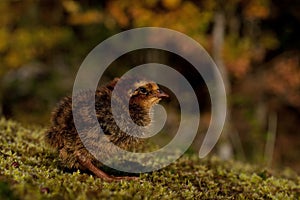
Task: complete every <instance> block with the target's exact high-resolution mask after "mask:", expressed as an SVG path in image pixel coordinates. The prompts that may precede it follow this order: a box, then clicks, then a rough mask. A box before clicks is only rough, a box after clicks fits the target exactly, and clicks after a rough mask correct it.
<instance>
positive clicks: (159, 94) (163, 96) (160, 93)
mask: <svg viewBox="0 0 300 200" xmlns="http://www.w3.org/2000/svg"><path fill="white" fill-rule="evenodd" d="M159 91H160V92H159V93H157V94H156V97H157V98H169V95H168V94H167V93H165V92H164V91H162V90H159Z"/></svg>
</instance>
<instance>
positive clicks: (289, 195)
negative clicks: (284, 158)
mask: <svg viewBox="0 0 300 200" xmlns="http://www.w3.org/2000/svg"><path fill="white" fill-rule="evenodd" d="M43 133H44V129H43V128H39V127H29V128H25V127H23V126H21V125H20V124H18V123H16V122H13V121H7V120H4V119H0V142H1V147H0V199H30V200H31V199H102V198H115V199H224V198H226V199H300V178H299V177H298V176H295V175H294V176H290V177H287V175H286V174H276V175H274V174H272V173H271V172H269V171H267V170H265V169H260V168H259V167H254V166H251V165H247V164H243V163H239V162H234V161H230V162H223V161H220V160H219V159H217V158H210V159H203V160H200V159H199V158H197V156H193V155H186V156H183V157H182V158H180V159H179V160H178V161H176V162H175V163H173V164H172V165H170V166H168V167H167V168H164V169H162V170H159V171H155V172H153V173H148V174H142V175H140V180H138V181H121V182H113V183H107V182H104V181H102V180H101V179H97V178H95V177H94V176H92V175H90V174H87V173H84V172H80V171H73V172H72V171H68V170H64V169H62V168H61V167H60V165H59V160H58V159H57V155H56V153H55V152H53V150H51V149H49V148H48V147H47V146H46V145H45V144H44V142H43V135H44V134H43ZM291 177H292V178H291Z"/></svg>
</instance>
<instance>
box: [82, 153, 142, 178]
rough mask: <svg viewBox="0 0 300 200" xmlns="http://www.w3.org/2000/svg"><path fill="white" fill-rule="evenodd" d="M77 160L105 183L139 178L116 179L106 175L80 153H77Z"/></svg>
mask: <svg viewBox="0 0 300 200" xmlns="http://www.w3.org/2000/svg"><path fill="white" fill-rule="evenodd" d="M77 158H78V161H79V163H80V164H81V165H82V166H83V167H85V168H87V169H88V170H90V171H91V172H93V173H94V174H95V175H96V176H97V177H98V178H101V179H103V180H105V181H108V182H112V181H120V180H136V179H138V178H137V177H128V176H124V177H114V176H110V175H108V174H106V173H105V172H103V171H102V170H100V169H99V168H97V167H96V166H95V165H94V164H93V163H92V162H91V160H90V159H87V158H86V157H85V156H83V155H82V154H80V153H77Z"/></svg>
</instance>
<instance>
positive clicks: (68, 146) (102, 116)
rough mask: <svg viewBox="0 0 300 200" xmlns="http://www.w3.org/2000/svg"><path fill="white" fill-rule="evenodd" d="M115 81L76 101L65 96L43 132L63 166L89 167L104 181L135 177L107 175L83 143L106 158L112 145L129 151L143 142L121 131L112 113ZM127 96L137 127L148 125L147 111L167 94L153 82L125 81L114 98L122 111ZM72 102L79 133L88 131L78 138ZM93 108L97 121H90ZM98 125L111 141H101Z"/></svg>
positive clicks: (80, 96)
mask: <svg viewBox="0 0 300 200" xmlns="http://www.w3.org/2000/svg"><path fill="white" fill-rule="evenodd" d="M118 81H119V79H118V78H115V79H114V80H113V81H111V82H110V83H108V84H107V85H104V86H102V87H99V88H98V89H97V90H96V93H93V92H90V91H84V92H81V93H78V94H76V98H75V100H74V98H73V102H72V98H71V97H65V98H64V99H63V100H62V101H61V102H60V103H59V105H58V107H57V108H56V109H55V110H54V112H53V114H52V119H51V123H52V124H51V127H50V128H49V129H48V131H47V132H46V142H47V143H48V144H50V146H52V147H53V148H55V149H56V150H58V152H59V157H60V159H61V161H62V164H63V165H64V166H65V167H67V168H71V169H72V168H73V169H83V170H89V171H91V172H92V173H94V174H95V175H96V176H97V177H99V178H102V179H104V180H106V181H113V180H120V179H134V178H133V177H114V176H111V175H108V174H107V173H105V172H104V171H102V170H101V169H100V168H101V166H103V164H102V163H100V161H98V160H99V159H96V158H95V157H94V156H93V155H95V154H93V155H92V154H91V153H90V152H89V151H88V150H87V149H86V148H85V146H84V144H85V145H86V144H88V145H89V147H91V148H92V149H93V147H95V149H97V151H95V152H94V153H96V154H97V156H98V155H99V156H102V157H101V158H102V159H106V158H105V156H109V155H110V154H109V153H110V152H111V150H112V149H113V148H112V147H111V145H117V146H118V147H120V148H123V149H125V150H132V149H134V148H135V147H138V146H140V145H141V144H142V142H143V140H142V139H141V138H139V137H135V136H133V135H132V134H130V135H129V134H127V133H125V132H124V131H122V130H121V129H120V128H119V127H118V125H117V124H116V122H115V120H114V117H113V115H112V110H111V96H112V91H113V89H114V87H115V85H116V83H117V82H118ZM126 95H129V114H130V117H131V119H132V121H133V122H134V123H135V124H137V125H139V126H147V125H148V124H149V123H150V122H151V118H150V113H149V111H150V109H151V107H152V106H153V105H155V104H157V103H158V102H159V101H160V100H161V99H162V98H166V97H168V95H167V94H166V93H165V92H163V91H162V90H160V88H159V87H158V85H157V84H156V83H154V82H146V81H140V82H135V81H131V82H130V81H128V82H127V84H125V85H124V90H122V93H121V95H120V96H119V97H117V98H116V99H117V103H118V104H119V105H118V107H119V108H120V109H121V111H122V109H127V112H128V102H127V104H126V101H125V99H126V98H125V97H126ZM90 97H92V98H95V105H89V103H88V101H87V100H88V98H90ZM75 101H76V102H75ZM72 103H73V104H74V105H73V106H74V108H75V109H73V112H78V113H77V114H76V116H80V119H81V122H80V123H81V124H83V127H84V128H83V129H82V130H80V132H85V133H87V134H86V136H85V137H79V134H78V132H77V129H76V128H75V124H74V119H73V114H74V113H72ZM93 110H96V117H97V120H98V122H97V124H95V123H94V122H93V120H91V119H92V115H91V113H92V111H93ZM99 126H100V127H101V129H102V131H103V133H104V135H105V136H106V138H108V140H109V141H110V142H107V141H105V140H101V136H100V135H99V133H96V132H95V131H93V129H94V128H95V127H99ZM126 131H131V132H134V131H137V130H134V129H129V130H126ZM139 134H143V133H135V135H139ZM102 137H103V136H102ZM99 138H100V139H99ZM82 141H84V143H83V142H82Z"/></svg>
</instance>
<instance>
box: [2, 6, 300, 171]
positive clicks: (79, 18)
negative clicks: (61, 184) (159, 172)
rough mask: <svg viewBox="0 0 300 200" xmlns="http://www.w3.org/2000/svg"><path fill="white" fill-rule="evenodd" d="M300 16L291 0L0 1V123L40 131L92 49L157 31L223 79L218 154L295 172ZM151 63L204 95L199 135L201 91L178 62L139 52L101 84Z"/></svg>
mask: <svg viewBox="0 0 300 200" xmlns="http://www.w3.org/2000/svg"><path fill="white" fill-rule="evenodd" d="M299 10H300V2H299V1H296V0H294V1H293V0H287V1H280V0H274V1H270V0H247V1H246V0H228V1H222V0H144V1H141V0H113V1H110V0H102V1H99V0H1V1H0V13H1V17H0V115H1V116H4V117H5V118H9V119H14V120H17V121H20V122H22V123H23V124H40V125H48V124H49V119H50V115H51V110H52V109H53V107H54V106H55V105H56V103H57V102H58V101H59V99H60V98H61V97H63V96H65V95H67V94H71V91H72V86H73V82H74V79H75V76H76V73H77V70H78V68H79V66H80V64H81V62H82V61H83V60H84V58H85V56H86V55H87V54H88V53H89V52H90V51H91V50H92V49H93V48H94V47H95V46H96V45H98V44H99V43H100V42H101V41H103V40H104V39H106V38H108V37H109V36H112V35H113V34H116V33H119V32H120V31H123V30H128V29H131V28H136V27H144V26H158V27H165V28H170V29H173V30H176V31H180V32H182V33H185V34H187V35H188V36H190V37H191V38H193V39H194V40H196V41H197V42H199V43H200V44H201V45H202V46H203V47H204V48H205V49H206V50H207V51H208V52H209V54H210V55H211V56H212V57H213V58H214V60H215V62H216V63H217V65H218V66H219V68H220V71H221V72H222V75H223V78H224V82H225V86H226V90H227V94H228V101H229V103H228V109H229V112H228V121H227V124H226V126H225V129H224V134H223V135H222V139H221V140H220V142H219V144H218V148H217V149H218V150H216V153H219V155H220V156H221V157H223V158H224V159H228V158H235V159H239V160H242V161H247V162H251V163H259V164H264V165H266V166H271V167H275V168H283V167H290V168H292V169H293V170H295V171H297V172H300V156H299V155H300V127H299V125H300V65H299V62H300V60H299V56H300V54H299V52H300V39H299V35H300V29H299V26H300V12H299ZM158 60H159V61H161V60H165V61H166V62H165V63H166V64H169V65H171V66H175V68H176V67H177V69H178V70H179V71H181V72H182V73H184V74H185V75H186V76H188V77H189V78H190V80H192V82H193V83H194V84H193V86H194V88H195V89H196V91H197V93H198V96H201V97H205V98H200V99H202V100H201V101H200V107H201V111H202V112H201V114H202V115H201V119H202V120H201V128H200V131H203V130H205V129H206V128H207V126H208V125H209V122H210V103H209V98H208V96H207V90H206V88H205V84H203V82H202V81H199V79H197V78H195V77H193V71H192V69H191V67H187V65H188V63H186V61H184V60H183V59H180V58H178V57H176V56H174V55H170V54H168V53H166V52H159V51H155V50H149V51H147V52H146V53H145V52H141V51H139V52H136V53H134V54H129V55H127V56H125V57H123V58H120V59H119V60H118V61H117V62H115V63H113V64H112V68H113V70H110V71H108V72H107V73H106V77H107V80H109V79H111V78H113V77H114V76H119V75H122V74H123V73H124V72H126V70H128V69H129V68H130V67H132V66H135V65H138V64H143V63H145V62H149V61H151V62H154V61H158ZM180 66H181V67H180ZM197 81H198V82H197ZM196 143H197V142H196Z"/></svg>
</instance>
